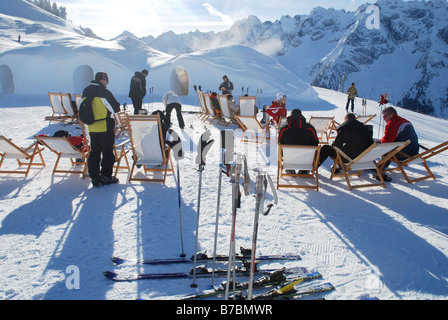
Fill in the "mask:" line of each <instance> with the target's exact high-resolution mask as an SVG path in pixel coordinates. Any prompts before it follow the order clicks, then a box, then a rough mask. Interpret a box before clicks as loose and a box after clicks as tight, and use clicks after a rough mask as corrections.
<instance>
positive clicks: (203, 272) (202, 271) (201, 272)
mask: <svg viewBox="0 0 448 320" xmlns="http://www.w3.org/2000/svg"><path fill="white" fill-rule="evenodd" d="M277 270H278V269H261V270H257V272H256V274H257V275H263V274H269V273H272V272H274V271H277ZM280 270H283V272H284V273H285V274H295V273H307V269H306V268H303V267H295V268H288V269H286V268H282V269H280ZM103 274H104V276H105V277H106V278H108V279H110V280H113V281H134V280H146V279H168V278H193V270H191V271H190V272H173V273H170V272H168V273H136V274H123V273H115V272H112V271H104V272H103ZM212 274H213V270H212V269H211V268H207V267H206V266H199V267H198V268H196V277H210V276H212ZM214 274H215V276H224V275H226V274H227V269H225V270H224V269H216V270H214ZM235 274H236V275H239V276H248V275H249V271H248V270H247V269H246V268H235Z"/></svg>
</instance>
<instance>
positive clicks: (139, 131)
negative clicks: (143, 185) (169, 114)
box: [128, 115, 174, 183]
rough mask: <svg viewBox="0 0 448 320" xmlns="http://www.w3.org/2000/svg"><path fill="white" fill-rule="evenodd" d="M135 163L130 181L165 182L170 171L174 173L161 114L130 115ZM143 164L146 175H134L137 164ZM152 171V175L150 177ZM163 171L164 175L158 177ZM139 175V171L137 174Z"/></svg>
mask: <svg viewBox="0 0 448 320" xmlns="http://www.w3.org/2000/svg"><path fill="white" fill-rule="evenodd" d="M128 121H129V135H130V138H131V147H132V153H133V156H132V159H133V164H132V168H131V173H130V175H129V182H132V181H149V182H162V183H165V181H166V176H167V174H168V172H171V173H174V170H173V164H172V161H171V150H170V149H169V148H168V147H166V146H165V142H164V137H163V133H162V126H161V121H160V117H159V115H156V116H129V115H128ZM140 165H142V166H143V170H144V173H145V176H144V177H137V176H134V171H135V167H136V166H140ZM148 173H152V174H153V176H152V177H148V175H147V174H148ZM157 173H161V174H162V177H161V178H160V177H157ZM136 175H138V173H137V174H136Z"/></svg>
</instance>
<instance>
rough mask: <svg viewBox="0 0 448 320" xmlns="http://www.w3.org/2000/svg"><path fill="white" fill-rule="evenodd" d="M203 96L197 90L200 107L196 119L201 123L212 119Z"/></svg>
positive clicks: (203, 94)
mask: <svg viewBox="0 0 448 320" xmlns="http://www.w3.org/2000/svg"><path fill="white" fill-rule="evenodd" d="M205 95H206V94H205V93H203V92H202V91H200V90H198V99H199V106H200V107H201V112H200V113H199V114H198V117H199V119H201V120H202V121H206V120H207V119H208V118H209V117H212V112H211V110H209V109H208V107H207V105H206V104H205Z"/></svg>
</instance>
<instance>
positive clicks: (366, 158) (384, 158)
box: [330, 140, 410, 191]
mask: <svg viewBox="0 0 448 320" xmlns="http://www.w3.org/2000/svg"><path fill="white" fill-rule="evenodd" d="M409 143H410V141H409V140H408V141H406V142H391V143H373V144H372V145H371V146H370V147H369V148H367V149H366V150H365V151H364V152H363V153H361V154H360V155H359V156H358V157H356V158H355V159H350V157H349V156H347V155H346V154H345V153H344V152H343V151H341V150H340V149H339V148H337V147H334V149H335V150H336V160H335V163H334V165H333V169H332V172H331V177H330V179H333V177H344V178H345V181H346V182H347V186H348V189H349V190H350V191H351V190H352V189H355V188H364V187H374V186H381V187H383V188H385V187H386V184H385V182H384V179H383V176H382V174H383V172H384V171H383V168H384V165H385V164H386V162H388V161H389V160H391V158H392V157H393V156H394V155H395V154H396V153H398V152H400V151H401V150H402V149H403V148H404V147H406V146H407V145H408V144H409ZM344 160H345V162H344ZM338 165H339V167H340V168H341V171H342V173H341V174H335V170H336V167H337V166H338ZM371 169H375V170H376V172H377V174H378V177H379V178H380V182H379V183H376V182H371V183H365V184H357V185H353V184H352V183H351V182H350V177H351V176H354V175H355V176H357V177H358V178H359V177H360V176H361V173H362V172H363V171H364V170H371Z"/></svg>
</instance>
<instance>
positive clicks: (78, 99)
mask: <svg viewBox="0 0 448 320" xmlns="http://www.w3.org/2000/svg"><path fill="white" fill-rule="evenodd" d="M81 102H82V94H75V103H76V107H77V108H78V110H79V107H80V106H81Z"/></svg>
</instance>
